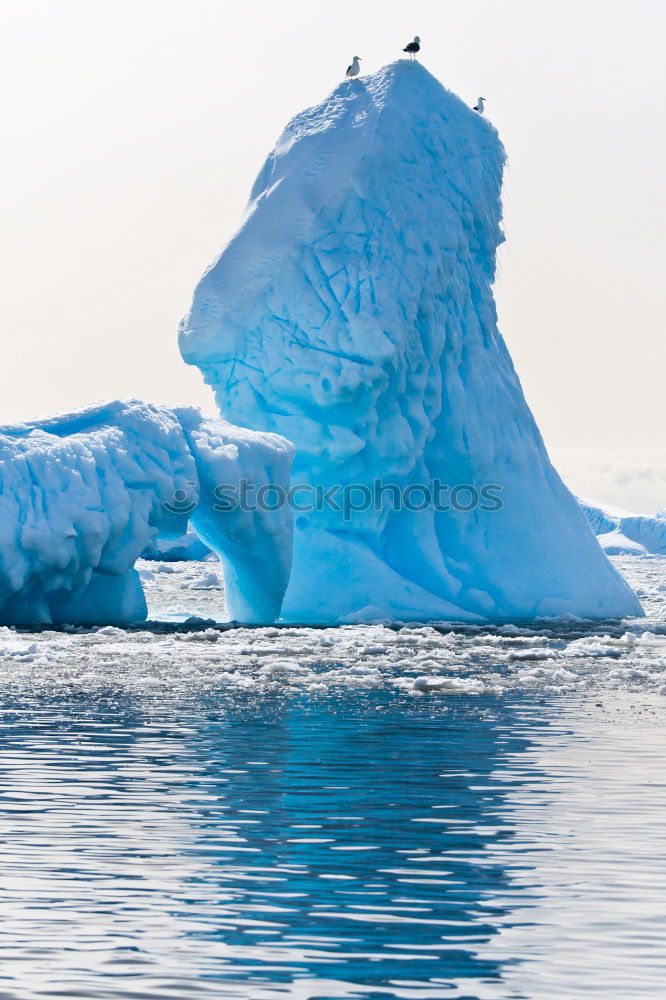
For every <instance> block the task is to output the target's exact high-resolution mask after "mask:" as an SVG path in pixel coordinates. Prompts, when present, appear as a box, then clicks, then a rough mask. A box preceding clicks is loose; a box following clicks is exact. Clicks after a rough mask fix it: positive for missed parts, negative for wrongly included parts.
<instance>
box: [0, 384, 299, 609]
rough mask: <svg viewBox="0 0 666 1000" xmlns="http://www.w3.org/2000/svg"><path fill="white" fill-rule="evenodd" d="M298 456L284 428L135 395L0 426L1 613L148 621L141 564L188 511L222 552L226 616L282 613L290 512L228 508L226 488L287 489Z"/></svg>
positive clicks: (183, 523) (176, 530) (178, 530)
mask: <svg viewBox="0 0 666 1000" xmlns="http://www.w3.org/2000/svg"><path fill="white" fill-rule="evenodd" d="M292 454H293V449H292V447H291V445H290V444H289V442H287V441H285V440H284V439H283V438H280V437H278V436H277V435H274V434H265V433H256V432H253V431H248V430H245V429H243V428H240V427H234V426H233V425H231V424H229V423H227V422H226V421H223V420H208V419H206V418H204V417H202V415H201V414H200V412H199V411H198V410H195V409H187V408H182V409H177V410H168V409H166V408H164V407H160V406H153V405H150V404H147V403H140V402H136V401H131V402H114V403H107V404H100V405H98V406H92V407H88V408H87V409H84V410H80V411H78V412H75V413H70V414H63V415H60V416H56V417H51V418H49V419H46V420H41V421H38V422H34V423H28V424H18V425H14V426H6V427H0V623H2V624H25V625H34V624H51V623H55V624H57V623H64V622H68V623H73V624H105V623H114V624H124V623H128V622H136V621H142V620H144V619H145V617H146V601H145V597H144V594H143V589H142V586H141V581H140V579H139V575H138V573H137V572H136V570H135V569H134V563H135V562H136V560H137V559H138V558H139V556H140V555H141V553H142V552H144V550H146V548H148V547H150V546H152V545H154V544H155V542H156V539H158V537H162V538H168V537H172V538H176V537H178V536H180V535H182V534H183V532H184V531H185V530H186V528H187V526H188V522H190V521H191V523H192V525H193V526H194V528H195V529H196V531H197V533H198V535H199V536H200V537H201V538H202V539H203V540H204V541H205V542H206V543H207V544H208V545H209V546H210V547H211V548H212V549H214V550H215V551H216V552H217V553H218V555H219V556H220V559H221V561H222V563H223V566H224V577H225V596H226V603H227V612H228V613H229V615H230V616H231V617H232V618H236V619H238V620H239V621H244V622H272V621H273V620H274V619H275V617H276V616H277V615H278V614H279V611H280V605H281V603H282V598H283V595H284V592H285V588H286V586H287V581H288V579H289V570H290V565H291V551H292V537H291V536H292V523H291V522H292V518H291V512H290V510H289V509H288V508H286V507H282V508H280V509H277V510H252V511H250V510H243V509H241V508H240V507H238V508H236V509H234V510H231V509H229V508H228V505H226V506H225V505H224V504H222V505H221V504H220V503H219V502H218V499H219V496H220V494H219V492H218V490H219V487H220V486H225V487H226V486H237V485H238V484H239V482H240V481H241V480H242V479H244V478H247V479H251V480H252V481H255V482H257V483H259V484H261V485H265V486H266V487H270V486H276V485H277V486H279V487H281V488H282V489H286V488H287V486H288V483H289V469H290V465H291V460H292Z"/></svg>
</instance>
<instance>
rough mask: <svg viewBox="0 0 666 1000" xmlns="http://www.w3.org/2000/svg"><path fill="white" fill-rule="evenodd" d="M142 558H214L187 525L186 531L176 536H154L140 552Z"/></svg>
mask: <svg viewBox="0 0 666 1000" xmlns="http://www.w3.org/2000/svg"><path fill="white" fill-rule="evenodd" d="M141 558H142V559H156V560H158V561H159V562H189V561H193V562H203V561H204V560H207V559H212V560H214V559H215V555H214V553H212V552H211V550H210V549H209V548H208V546H207V545H206V543H205V542H202V541H201V539H200V538H199V536H198V535H197V533H196V531H195V530H194V529H193V528H192V527H191V526H188V528H187V531H186V532H185V534H183V535H179V536H178V537H177V538H159V537H158V538H156V539H155V541H154V542H152V543H151V544H150V545H149V546H148V548H147V549H144V551H143V552H142V553H141Z"/></svg>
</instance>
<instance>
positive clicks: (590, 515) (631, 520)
mask: <svg viewBox="0 0 666 1000" xmlns="http://www.w3.org/2000/svg"><path fill="white" fill-rule="evenodd" d="M578 502H579V504H580V506H581V510H582V511H583V513H584V514H585V517H586V518H587V521H588V523H589V525H590V527H591V528H592V530H593V531H594V533H595V535H596V536H597V539H598V541H599V544H600V545H601V547H602V549H603V550H604V552H606V553H607V554H608V555H661V556H666V511H660V512H658V513H656V514H653V515H652V516H650V515H646V514H630V513H628V512H626V511H622V510H617V509H616V508H614V507H606V506H603V505H601V506H600V505H599V504H596V503H594V502H593V501H591V500H581V499H580V498H579V500H578Z"/></svg>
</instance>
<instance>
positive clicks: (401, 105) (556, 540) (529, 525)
mask: <svg viewBox="0 0 666 1000" xmlns="http://www.w3.org/2000/svg"><path fill="white" fill-rule="evenodd" d="M504 160H505V153H504V149H503V147H502V144H501V142H500V140H499V138H498V135H497V132H496V131H495V129H494V128H493V126H492V125H491V124H490V123H489V122H488V121H487V120H486V119H485V118H483V117H482V116H480V115H478V114H476V113H475V112H474V111H472V110H470V109H469V108H468V107H467V106H466V105H465V104H464V103H463V102H462V101H461V100H460V99H459V98H458V97H456V96H455V95H454V94H452V93H451V92H449V91H448V90H446V89H444V87H443V86H441V84H440V83H439V82H438V81H437V80H436V79H435V78H434V77H433V76H431V75H430V73H428V72H427V71H426V70H425V69H424V68H423V67H422V66H421V65H419V64H418V63H411V62H409V61H400V62H397V63H394V64H392V65H389V66H387V67H385V68H384V69H382V70H380V71H379V72H378V73H375V74H374V75H372V76H368V77H365V78H363V79H360V80H353V81H345V82H344V83H342V84H340V86H338V87H337V88H336V89H335V90H334V91H333V92H332V93H331V94H330V96H329V97H327V98H326V99H325V100H324V101H322V103H321V104H318V105H316V106H315V107H312V108H309V109H308V110H306V111H304V112H302V113H301V114H299V115H297V116H296V117H295V118H294V119H293V120H292V121H291V122H290V123H289V124H288V125H287V127H286V129H285V130H284V132H283V133H282V135H281V136H280V138H279V139H278V141H277V144H276V146H275V148H274V149H273V151H272V152H271V153H270V154H269V156H268V158H267V159H266V162H265V164H264V166H263V168H262V169H261V171H260V173H259V176H258V178H257V180H256V182H255V184H254V187H253V189H252V192H251V195H250V201H249V204H248V206H247V210H246V213H245V216H244V218H243V221H242V224H241V227H240V230H239V231H238V233H237V234H236V235H235V236H234V237H233V239H232V240H231V242H230V243H229V244H228V245H227V247H226V248H225V249H224V250H223V252H222V253H221V255H220V256H219V258H218V259H217V260H216V261H215V262H214V263H213V264H212V266H211V267H210V268H209V269H208V270H207V271H206V273H205V274H204V276H203V278H202V279H201V281H200V283H199V285H198V287H197V289H196V291H195V294H194V299H193V303H192V307H191V310H190V312H189V315H188V316H187V317H186V318H185V320H184V321H183V323H182V325H181V335H180V343H181V351H182V354H183V357H184V358H185V360H186V361H187V362H189V363H190V364H193V365H198V367H199V368H200V369H201V371H202V373H203V374H204V376H205V379H206V380H207V381H208V382H209V383H210V385H211V386H212V387H213V388H214V390H215V393H216V397H217V401H218V405H219V408H220V410H221V412H222V414H223V415H224V416H225V417H227V418H228V419H231V420H233V421H234V422H238V423H242V424H243V425H245V426H250V427H256V428H260V429H262V430H266V431H277V432H279V433H280V434H284V435H285V436H286V437H288V438H290V439H291V441H293V442H294V444H295V445H296V459H295V465H294V480H293V481H294V482H295V483H297V484H303V485H304V486H307V487H316V486H317V485H318V486H319V487H321V488H323V489H326V490H328V489H329V488H332V487H339V489H340V490H342V489H343V488H344V487H348V488H350V487H352V485H353V484H360V485H361V486H365V487H367V488H374V486H375V483H376V482H377V481H379V483H380V485H381V486H383V487H389V489H387V490H384V494H383V495H382V502H381V503H378V504H376V503H374V502H373V503H372V504H370V505H369V509H365V510H359V511H355V512H354V513H353V515H352V516H350V517H345V512H344V510H336V509H334V508H333V507H332V506H331V505H330V504H328V503H326V504H324V505H321V504H318V501H316V500H315V505H316V506H317V505H318V506H324V509H315V510H310V511H306V512H302V513H300V514H299V515H298V516H297V520H296V530H295V540H294V561H293V568H292V574H291V579H290V582H289V587H288V589H287V594H286V597H285V602H284V606H283V614H284V615H285V616H286V617H287V618H289V619H291V620H302V621H321V622H331V621H340V620H342V621H355V620H371V619H376V618H392V619H396V618H414V619H435V618H439V619H442V618H444V619H446V618H458V619H475V618H477V617H479V618H484V619H507V618H523V619H524V618H534V617H535V616H553V615H563V614H575V615H579V616H585V617H592V618H596V617H606V616H609V617H610V616H622V615H631V614H640V613H641V608H640V605H639V603H638V600H637V599H636V597H635V596H634V594H633V593H632V591H631V590H630V589H629V588H628V587H627V585H626V584H625V583H624V581H623V580H622V578H621V577H620V576H619V574H618V573H617V572H616V571H615V569H614V568H613V567H612V566H611V564H610V562H609V561H608V560H607V558H606V557H605V555H604V554H603V552H602V551H601V550H600V548H599V545H598V544H597V542H596V540H595V538H594V536H593V533H592V531H591V530H590V528H589V527H588V525H587V524H586V521H585V518H584V516H583V514H582V513H581V511H580V510H579V508H578V505H577V503H576V501H575V500H574V498H573V497H572V495H571V494H570V493H569V491H568V490H567V489H566V487H565V486H564V485H563V483H562V481H561V480H560V478H559V476H558V475H557V473H556V472H555V470H554V469H553V466H552V465H551V463H550V460H549V458H548V455H547V453H546V450H545V447H544V444H543V441H542V439H541V436H540V434H539V431H538V429H537V427H536V424H535V422H534V419H533V417H532V415H531V413H530V410H529V408H528V406H527V404H526V402H525V398H524V396H523V393H522V390H521V386H520V383H519V380H518V377H517V375H516V373H515V370H514V367H513V364H512V362H511V358H510V357H509V354H508V351H507V348H506V345H505V343H504V341H503V339H502V337H501V336H500V333H499V332H498V328H497V318H496V310H495V303H494V300H493V295H492V291H491V286H492V283H493V280H494V277H495V255H496V249H497V247H498V245H499V244H500V243H501V242H502V239H503V236H502V232H501V229H500V219H501V203H500V189H501V183H502V172H503V166H504ZM547 346H548V345H547V344H544V343H540V342H539V331H538V329H537V330H535V332H534V350H535V351H543V350H547ZM435 480H439V481H440V482H441V483H443V484H445V485H447V486H449V487H451V488H452V487H453V486H461V485H472V486H473V487H474V488H475V489H476V490H478V491H480V490H481V488H482V487H484V486H488V485H489V484H495V485H497V486H498V487H499V488H500V492H501V503H502V506H501V509H500V510H491V509H482V507H483V506H484V505H483V504H477V505H476V506H474V508H473V509H471V510H456V509H450V510H445V509H433V507H432V506H431V507H430V508H429V509H427V510H423V511H417V510H409V509H405V507H404V504H403V499H402V498H403V496H404V495H405V490H406V488H407V487H415V486H417V485H418V484H426V485H427V486H431V485H432V484H433V482H434V481H435ZM393 487H397V489H398V490H399V491H400V492H399V494H398V495H396V493H395V491H394V490H393ZM356 493H357V494H360V493H361V491H360V490H359V489H357V490H356ZM389 493H391V494H392V495H388V494H389ZM310 495H311V496H312V495H313V494H310ZM320 495H321V490H320ZM339 495H340V494H339V493H338V497H339ZM349 495H351V493H350V494H349ZM459 495H460V494H459ZM463 496H464V504H463V505H464V506H467V505H468V503H469V499H470V497H471V498H472V499H473V496H474V494H473V493H471V492H469V491H468V492H467V493H466V494H463ZM307 497H308V495H307V493H306V491H305V490H304V491H303V493H302V494H299V500H300V501H301V504H300V505H301V506H305V504H304V503H303V501H307ZM414 497H418V492H415V493H410V498H411V506H415V505H416V504H415V503H414V499H413V498H414ZM354 503H356V501H354ZM338 506H341V504H340V503H338ZM445 506H446V504H445V503H440V504H438V507H440V508H441V507H445ZM457 506H460V504H458V505H457ZM486 506H492V505H486ZM375 508H379V509H375ZM401 508H402V509H401Z"/></svg>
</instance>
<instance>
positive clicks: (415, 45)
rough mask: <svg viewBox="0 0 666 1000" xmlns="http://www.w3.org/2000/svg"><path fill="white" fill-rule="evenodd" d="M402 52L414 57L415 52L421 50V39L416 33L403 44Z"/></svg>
mask: <svg viewBox="0 0 666 1000" xmlns="http://www.w3.org/2000/svg"><path fill="white" fill-rule="evenodd" d="M402 51H403V52H409V54H410V56H411V57H412V59H415V58H416V53H417V52H420V51H421V39H420V38H419V36H418V35H415V36H414V41H413V42H410V43H409V44H408V45H405V47H404V49H403V50H402Z"/></svg>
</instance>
